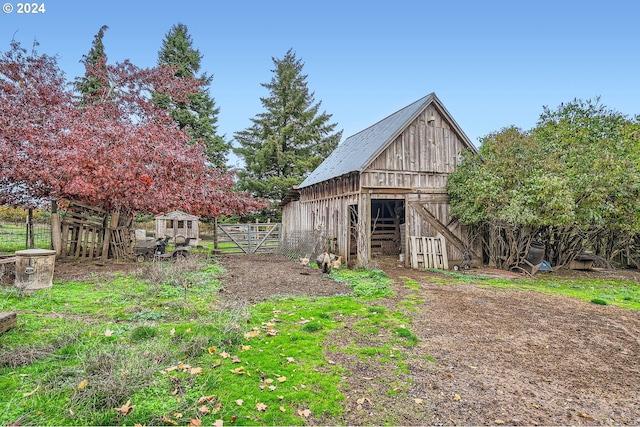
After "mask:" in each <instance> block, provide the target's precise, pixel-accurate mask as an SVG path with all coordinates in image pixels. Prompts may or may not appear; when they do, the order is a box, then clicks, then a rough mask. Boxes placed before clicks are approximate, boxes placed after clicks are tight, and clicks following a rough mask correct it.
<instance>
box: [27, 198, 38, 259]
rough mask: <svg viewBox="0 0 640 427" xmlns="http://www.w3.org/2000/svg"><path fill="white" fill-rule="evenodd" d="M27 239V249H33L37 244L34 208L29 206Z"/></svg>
mask: <svg viewBox="0 0 640 427" xmlns="http://www.w3.org/2000/svg"><path fill="white" fill-rule="evenodd" d="M27 239H28V242H27V249H33V248H34V247H35V246H36V242H35V238H34V236H33V208H29V210H28V211H27Z"/></svg>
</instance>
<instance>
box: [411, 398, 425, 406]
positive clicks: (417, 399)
mask: <svg viewBox="0 0 640 427" xmlns="http://www.w3.org/2000/svg"><path fill="white" fill-rule="evenodd" d="M413 401H414V402H416V403H417V404H418V405H421V404H423V403H424V400H422V399H420V398H416V399H413Z"/></svg>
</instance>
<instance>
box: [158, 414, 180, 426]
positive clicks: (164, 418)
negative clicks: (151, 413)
mask: <svg viewBox="0 0 640 427" xmlns="http://www.w3.org/2000/svg"><path fill="white" fill-rule="evenodd" d="M162 422H164V423H169V424H173V425H174V426H177V425H178V422H177V421H176V420H173V419H171V418H169V417H167V416H166V415H163V416H162Z"/></svg>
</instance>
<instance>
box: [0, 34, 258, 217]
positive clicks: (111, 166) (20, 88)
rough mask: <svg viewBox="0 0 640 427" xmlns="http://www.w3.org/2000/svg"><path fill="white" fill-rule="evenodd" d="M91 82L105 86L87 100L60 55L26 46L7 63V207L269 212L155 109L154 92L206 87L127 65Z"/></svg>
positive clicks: (2, 110) (0, 197) (91, 71)
mask: <svg viewBox="0 0 640 427" xmlns="http://www.w3.org/2000/svg"><path fill="white" fill-rule="evenodd" d="M87 76H91V77H95V78H97V79H99V81H100V83H101V88H100V90H98V91H97V93H95V94H93V95H92V98H91V99H87V98H86V97H85V98H83V99H82V100H81V99H80V98H79V97H76V96H75V95H74V93H73V92H72V90H70V85H68V84H67V82H66V81H65V78H64V75H63V73H62V72H61V71H60V69H59V67H58V64H57V61H56V58H55V57H51V56H47V55H40V54H37V53H36V52H32V53H27V51H26V50H25V49H23V48H22V47H21V46H20V45H19V43H17V42H12V44H11V49H10V50H9V51H7V52H5V53H4V54H3V55H2V57H0V155H1V157H0V166H1V167H2V173H1V174H0V203H2V204H11V205H22V206H26V205H29V204H36V203H38V202H46V201H56V200H77V201H80V202H83V203H86V204H90V205H92V206H96V207H101V208H103V209H105V210H106V211H109V212H119V213H123V212H124V213H127V214H131V213H134V212H140V211H142V212H152V213H159V212H166V211H168V210H174V209H181V210H185V211H187V212H190V213H193V214H197V215H200V216H203V217H218V216H219V215H228V214H245V213H249V212H253V211H256V210H259V209H261V208H263V207H264V206H265V205H266V204H265V203H264V202H263V201H261V200H255V199H253V198H252V197H251V196H250V195H249V194H248V193H242V192H235V191H233V181H234V171H230V172H223V171H220V170H217V169H213V168H210V167H209V166H208V165H207V163H206V161H205V156H204V154H203V150H202V147H201V146H200V145H198V144H195V145H193V144H189V142H190V138H189V136H188V135H187V134H186V132H185V130H184V129H180V128H179V127H178V126H177V124H176V123H175V122H174V121H173V119H171V118H170V117H169V115H168V114H167V111H166V110H163V109H160V108H158V107H156V106H155V105H154V104H153V103H152V102H151V93H153V92H154V91H162V92H163V93H167V94H170V95H171V96H172V97H173V98H174V99H176V100H184V101H185V102H187V99H186V95H187V94H189V93H193V92H196V91H197V90H198V87H199V86H198V85H199V84H201V82H200V81H199V80H197V79H185V78H176V77H175V70H173V69H172V68H170V67H155V68H151V69H141V68H138V67H136V66H134V65H133V64H131V63H130V62H128V61H125V62H123V63H119V64H116V65H113V66H112V65H107V64H105V63H104V62H102V63H100V61H99V63H97V64H95V65H94V66H90V67H89V68H87ZM81 101H82V102H81Z"/></svg>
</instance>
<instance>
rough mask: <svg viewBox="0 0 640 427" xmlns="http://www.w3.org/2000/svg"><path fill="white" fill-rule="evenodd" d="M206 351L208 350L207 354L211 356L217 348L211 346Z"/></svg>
mask: <svg viewBox="0 0 640 427" xmlns="http://www.w3.org/2000/svg"><path fill="white" fill-rule="evenodd" d="M207 350H209V354H213V353H215V352H216V350H217V347H216V346H215V345H212V346H211V347H209V348H208V349H207Z"/></svg>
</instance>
